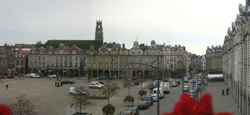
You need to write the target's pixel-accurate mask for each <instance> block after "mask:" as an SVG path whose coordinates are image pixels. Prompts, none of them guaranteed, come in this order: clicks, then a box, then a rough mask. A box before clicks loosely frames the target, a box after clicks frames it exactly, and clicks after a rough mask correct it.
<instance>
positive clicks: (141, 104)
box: [137, 101, 150, 109]
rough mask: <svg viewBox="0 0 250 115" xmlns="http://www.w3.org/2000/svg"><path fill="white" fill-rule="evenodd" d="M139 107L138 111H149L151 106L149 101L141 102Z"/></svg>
mask: <svg viewBox="0 0 250 115" xmlns="http://www.w3.org/2000/svg"><path fill="white" fill-rule="evenodd" d="M137 107H138V109H147V108H149V107H150V105H149V103H148V102H147V101H140V102H139V104H138V106H137Z"/></svg>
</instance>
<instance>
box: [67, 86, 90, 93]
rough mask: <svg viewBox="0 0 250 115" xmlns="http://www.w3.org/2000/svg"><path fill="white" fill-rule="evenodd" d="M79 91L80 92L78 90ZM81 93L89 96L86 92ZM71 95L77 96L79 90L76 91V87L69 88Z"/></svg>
mask: <svg viewBox="0 0 250 115" xmlns="http://www.w3.org/2000/svg"><path fill="white" fill-rule="evenodd" d="M78 91H79V90H78ZM80 92H81V93H83V94H87V93H86V92H84V91H80ZM69 94H70V95H75V94H77V90H76V87H69Z"/></svg>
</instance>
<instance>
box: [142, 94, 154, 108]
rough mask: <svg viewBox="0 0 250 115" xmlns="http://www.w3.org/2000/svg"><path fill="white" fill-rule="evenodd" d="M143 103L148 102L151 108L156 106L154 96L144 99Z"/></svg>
mask: <svg viewBox="0 0 250 115" xmlns="http://www.w3.org/2000/svg"><path fill="white" fill-rule="evenodd" d="M143 101H147V102H148V103H149V105H150V106H151V105H153V104H154V101H153V97H152V96H146V97H144V99H143Z"/></svg>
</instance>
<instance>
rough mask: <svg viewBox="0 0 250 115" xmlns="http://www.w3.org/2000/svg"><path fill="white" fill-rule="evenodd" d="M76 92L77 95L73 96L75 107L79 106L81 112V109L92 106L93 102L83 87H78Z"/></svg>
mask: <svg viewBox="0 0 250 115" xmlns="http://www.w3.org/2000/svg"><path fill="white" fill-rule="evenodd" d="M75 91H76V94H75V95H73V96H72V99H73V101H74V102H75V105H77V106H79V108H80V112H81V108H83V109H84V108H85V107H87V106H89V105H91V102H90V101H89V92H88V90H85V89H84V87H82V86H81V87H76V89H75Z"/></svg>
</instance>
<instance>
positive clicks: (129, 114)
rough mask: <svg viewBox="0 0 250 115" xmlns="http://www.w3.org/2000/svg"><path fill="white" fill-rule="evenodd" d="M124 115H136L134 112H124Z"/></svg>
mask: <svg viewBox="0 0 250 115" xmlns="http://www.w3.org/2000/svg"><path fill="white" fill-rule="evenodd" d="M122 115H134V114H133V112H132V111H123V112H122Z"/></svg>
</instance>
